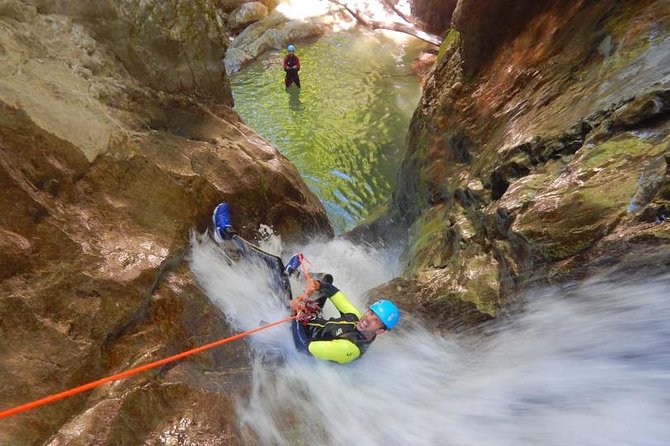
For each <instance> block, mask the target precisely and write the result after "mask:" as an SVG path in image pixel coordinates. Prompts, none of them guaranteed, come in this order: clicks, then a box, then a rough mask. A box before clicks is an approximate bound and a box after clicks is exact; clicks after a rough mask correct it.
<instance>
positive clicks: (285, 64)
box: [284, 56, 288, 70]
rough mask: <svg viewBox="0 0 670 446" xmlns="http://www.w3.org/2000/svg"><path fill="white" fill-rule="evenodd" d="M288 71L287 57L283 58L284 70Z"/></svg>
mask: <svg viewBox="0 0 670 446" xmlns="http://www.w3.org/2000/svg"><path fill="white" fill-rule="evenodd" d="M286 69H288V56H286V57H284V70H286Z"/></svg>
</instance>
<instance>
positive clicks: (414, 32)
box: [329, 0, 442, 46]
mask: <svg viewBox="0 0 670 446" xmlns="http://www.w3.org/2000/svg"><path fill="white" fill-rule="evenodd" d="M329 1H330V2H331V3H335V4H336V5H339V6H341V7H342V8H344V9H346V10H347V12H348V13H349V14H351V15H352V16H353V17H354V18H355V19H356V21H358V22H359V23H361V24H362V25H364V26H367V27H368V28H372V29H387V30H390V31H397V32H401V33H405V34H409V35H410V36H414V37H416V38H417V39H420V40H423V41H424V42H428V43H430V44H433V45H435V46H440V45H441V44H442V38H441V37H439V36H436V35H435V34H430V33H427V32H425V31H422V30H420V29H418V28H417V27H416V26H414V25H413V24H411V23H399V22H393V23H384V22H379V21H377V20H372V19H369V18H367V17H364V16H363V14H361V13H360V12H359V11H358V10H356V9H353V8H351V7H350V6H349V5H348V4H347V3H345V2H342V1H339V0H329ZM384 3H385V4H386V6H388V7H390V8H391V9H393V11H394V12H395V13H396V14H399V15H400V16H401V17H402V18H403V19H404V14H402V13H400V12H399V11H396V9H397V8H395V7H393V6H391V5H389V4H388V3H386V2H384ZM407 22H409V21H407Z"/></svg>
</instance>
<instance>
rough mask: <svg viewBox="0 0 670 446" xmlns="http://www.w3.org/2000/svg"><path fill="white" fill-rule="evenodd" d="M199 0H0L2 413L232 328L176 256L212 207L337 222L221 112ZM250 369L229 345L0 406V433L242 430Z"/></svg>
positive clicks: (168, 436)
mask: <svg viewBox="0 0 670 446" xmlns="http://www.w3.org/2000/svg"><path fill="white" fill-rule="evenodd" d="M151 5H153V7H154V8H153V9H151V11H149V10H148V9H147V8H149V6H151ZM209 5H210V3H209V2H195V3H191V2H155V3H153V4H152V3H151V2H139V1H130V0H128V1H115V2H112V1H109V2H76V1H72V2H68V1H29V2H24V1H18V0H7V1H2V2H0V186H1V187H2V194H0V382H1V383H2V386H0V408H2V409H5V408H9V407H12V406H15V405H18V404H22V403H25V402H27V401H29V400H32V399H36V398H40V397H43V396H46V395H48V394H51V393H54V392H59V391H62V390H64V389H66V388H69V387H73V386H76V385H80V384H82V383H85V382H88V381H92V380H94V379H98V378H100V377H103V376H107V375H109V374H112V373H115V372H119V371H121V370H125V369H127V368H130V367H133V366H136V365H139V364H143V363H146V362H149V361H151V360H155V359H159V358H162V357H165V356H168V355H170V354H174V353H177V352H179V351H183V350H185V349H187V348H190V347H193V346H196V345H201V344H205V343H207V342H211V341H213V340H216V339H219V338H222V337H225V336H227V335H229V334H230V330H229V329H228V327H227V325H226V323H225V317H224V315H223V314H221V312H220V311H219V310H218V308H216V307H215V306H213V305H212V304H211V302H209V300H208V299H207V297H206V296H204V295H203V294H202V293H201V292H200V290H199V289H198V288H197V286H196V285H195V284H194V283H193V278H192V277H191V275H190V271H189V269H188V266H187V263H186V260H187V258H188V244H189V231H190V230H191V229H193V228H195V229H197V230H200V231H203V230H204V229H205V228H206V226H207V224H208V222H209V219H210V216H211V212H212V209H213V206H214V205H215V204H216V203H218V202H220V201H223V200H227V201H229V202H231V203H232V210H233V216H234V221H235V222H236V227H237V229H238V230H239V232H240V233H241V234H242V235H243V236H246V237H249V238H253V237H254V235H255V231H256V229H257V228H258V225H259V224H260V223H266V224H270V225H273V226H274V228H275V230H276V231H277V232H278V233H280V234H281V235H282V236H283V237H284V238H288V239H294V240H298V239H300V238H301V237H303V236H308V235H309V234H315V233H322V234H326V235H328V234H332V230H331V228H330V226H329V224H328V221H327V217H326V215H325V211H324V210H323V208H322V206H321V204H320V203H319V201H318V200H317V199H316V197H315V196H314V195H313V194H312V193H311V192H309V190H308V189H307V187H306V186H305V184H304V183H303V181H302V179H301V178H300V177H299V175H298V173H297V171H296V170H295V168H294V167H293V166H292V165H291V164H290V163H289V162H288V161H287V160H286V159H285V158H284V157H283V156H282V155H281V154H279V153H278V152H277V151H276V150H275V149H274V148H273V147H271V146H270V145H269V144H268V143H267V142H265V141H264V140H262V139H261V138H260V137H259V136H258V135H256V134H255V133H254V132H253V131H251V130H250V129H248V128H247V127H246V126H245V125H244V124H243V123H241V122H240V120H239V117H238V116H237V115H236V114H235V112H233V111H232V110H231V109H230V108H229V106H228V105H229V104H231V103H232V98H231V97H230V94H229V88H228V84H227V79H226V77H225V73H224V71H223V68H222V65H221V62H220V60H219V58H220V54H221V53H220V52H219V48H218V45H219V43H218V42H220V41H221V39H220V38H219V37H220V36H216V35H212V34H210V32H213V31H214V28H211V29H208V31H207V32H201V33H200V34H199V37H198V38H200V39H202V40H200V41H195V42H194V41H191V40H189V39H188V38H187V35H188V34H189V33H190V32H192V31H193V29H191V28H189V26H190V25H193V24H194V23H196V22H197V23H200V25H199V27H200V30H201V31H202V29H203V27H205V25H204V23H206V22H207V20H206V17H209V16H208V14H209V12H208V11H209V9H208V8H209ZM171 8H172V9H171ZM174 8H177V9H174ZM170 18H171V19H172V20H169V19H170ZM207 23H209V22H207ZM189 24H190V25H189ZM182 33H184V34H182ZM198 57H202V59H198ZM247 367H248V357H247V351H246V349H245V347H244V343H236V344H231V345H229V346H227V348H225V349H219V350H217V351H212V352H209V353H203V354H200V355H198V356H197V357H195V358H193V359H191V360H188V361H183V362H180V363H177V364H171V365H167V366H165V367H163V368H161V369H160V370H156V371H153V372H148V373H145V374H142V375H139V376H137V377H136V378H133V379H129V380H124V381H120V382H116V383H112V384H108V385H105V386H103V387H100V388H98V389H96V390H94V391H92V392H87V393H84V394H81V395H79V396H76V397H73V398H69V399H67V400H63V401H60V402H58V403H55V404H52V405H49V406H44V407H42V408H39V409H35V410H33V411H30V412H27V413H24V414H21V415H18V416H15V417H12V418H8V419H4V420H0V444H11V445H32V444H49V445H66V444H67V445H77V444H82V445H83V444H164V443H170V444H186V443H189V444H217V445H218V444H240V442H241V439H240V438H241V437H240V433H239V432H238V431H237V424H236V422H235V417H234V412H233V409H232V403H231V397H232V395H235V394H237V393H239V392H243V391H244V390H245V386H246V383H247V381H248V376H247V373H248V370H247Z"/></svg>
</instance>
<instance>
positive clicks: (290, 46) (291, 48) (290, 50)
mask: <svg viewBox="0 0 670 446" xmlns="http://www.w3.org/2000/svg"><path fill="white" fill-rule="evenodd" d="M286 50H287V51H288V52H289V53H295V46H294V45H289V46H288V47H286Z"/></svg>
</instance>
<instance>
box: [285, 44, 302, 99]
mask: <svg viewBox="0 0 670 446" xmlns="http://www.w3.org/2000/svg"><path fill="white" fill-rule="evenodd" d="M286 49H287V50H288V54H287V55H286V57H284V71H285V72H286V77H285V78H284V85H285V87H286V91H288V88H289V87H290V86H291V84H293V83H294V82H295V85H296V86H297V87H298V88H300V76H298V71H300V59H299V58H298V56H296V55H295V46H293V45H289V46H288V47H287V48H286Z"/></svg>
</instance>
